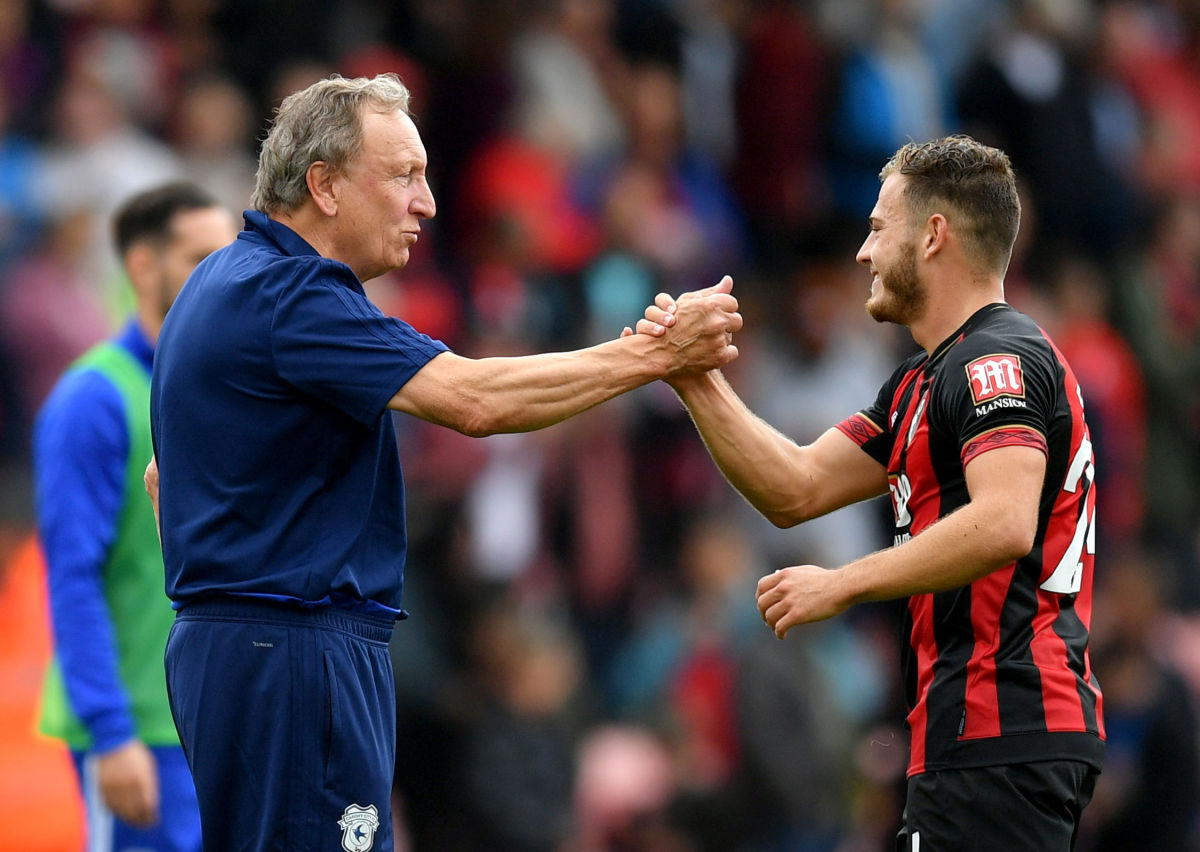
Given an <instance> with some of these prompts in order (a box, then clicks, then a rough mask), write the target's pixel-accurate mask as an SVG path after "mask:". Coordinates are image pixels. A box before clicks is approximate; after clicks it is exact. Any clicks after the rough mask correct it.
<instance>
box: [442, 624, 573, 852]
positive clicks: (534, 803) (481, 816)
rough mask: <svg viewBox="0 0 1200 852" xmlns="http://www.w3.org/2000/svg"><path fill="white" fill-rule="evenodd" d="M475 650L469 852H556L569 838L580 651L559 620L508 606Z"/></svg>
mask: <svg viewBox="0 0 1200 852" xmlns="http://www.w3.org/2000/svg"><path fill="white" fill-rule="evenodd" d="M471 642H472V656H473V659H474V664H475V671H476V682H477V685H478V687H479V688H480V690H481V694H480V696H479V699H480V700H479V701H478V702H477V703H476V704H475V706H474V710H473V712H472V713H471V716H470V721H469V723H468V727H467V731H466V733H465V736H464V749H463V755H462V763H461V766H460V769H461V772H462V783H463V790H464V799H465V800H464V803H463V804H464V807H465V809H466V811H467V813H469V814H470V815H471V816H472V817H473V819H472V820H471V827H470V829H468V831H467V832H466V833H467V835H468V837H470V838H472V839H471V840H470V841H469V842H468V844H467V845H466V846H465V847H464V848H467V849H478V848H484V847H486V848H488V849H494V850H496V852H553V851H554V850H556V849H559V848H561V847H560V844H561V843H562V842H563V840H564V839H565V838H566V837H567V836H568V835H569V832H570V824H571V802H572V795H573V790H574V783H573V781H574V774H575V769H574V758H573V752H574V741H575V737H576V736H577V731H576V728H577V726H578V723H579V721H580V720H579V719H578V718H577V716H576V711H575V709H574V707H573V703H572V702H573V699H575V698H576V696H577V691H578V690H579V689H580V687H581V686H582V678H581V674H582V669H581V667H580V659H579V652H578V650H577V649H576V648H575V647H574V645H573V643H572V641H571V636H570V632H569V630H566V629H564V627H563V625H561V624H558V623H556V621H555V620H554V619H553V618H549V617H547V616H546V615H544V614H541V613H537V612H531V611H528V610H521V609H516V608H513V607H512V606H511V605H508V604H507V603H505V602H504V601H501V602H500V603H498V604H496V605H493V606H491V607H489V608H487V609H485V610H484V612H483V613H482V614H481V615H480V617H479V618H477V619H476V620H475V622H474V625H473V627H472V636H471Z"/></svg>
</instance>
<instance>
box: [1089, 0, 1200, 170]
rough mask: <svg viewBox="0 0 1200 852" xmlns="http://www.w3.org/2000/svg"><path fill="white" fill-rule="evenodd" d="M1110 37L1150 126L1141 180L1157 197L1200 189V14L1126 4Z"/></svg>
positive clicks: (1177, 7) (1116, 10)
mask: <svg viewBox="0 0 1200 852" xmlns="http://www.w3.org/2000/svg"><path fill="white" fill-rule="evenodd" d="M1104 23H1105V27H1104V30H1103V32H1102V37H1103V38H1104V40H1105V46H1106V47H1107V49H1108V51H1109V52H1110V56H1111V58H1112V62H1113V66H1114V68H1115V70H1116V72H1117V73H1118V74H1119V75H1121V76H1122V77H1123V79H1124V80H1125V81H1126V83H1127V85H1128V86H1129V88H1130V90H1131V91H1132V92H1133V95H1134V97H1135V98H1136V99H1137V102H1138V105H1139V106H1140V107H1141V110H1142V114H1143V117H1144V121H1145V129H1144V131H1143V138H1144V143H1145V144H1144V148H1143V150H1142V152H1141V157H1140V170H1141V174H1140V178H1141V180H1142V181H1143V183H1144V184H1145V186H1146V187H1147V188H1148V189H1149V190H1151V191H1152V192H1153V193H1155V194H1159V193H1170V192H1173V191H1177V190H1185V191H1187V192H1189V193H1192V194H1195V193H1196V192H1198V191H1200V146H1197V144H1196V140H1197V138H1200V9H1197V8H1196V4H1194V3H1187V2H1183V3H1174V2H1151V0H1142V2H1136V0H1119V2H1113V3H1109V4H1107V5H1106V9H1105V22H1104Z"/></svg>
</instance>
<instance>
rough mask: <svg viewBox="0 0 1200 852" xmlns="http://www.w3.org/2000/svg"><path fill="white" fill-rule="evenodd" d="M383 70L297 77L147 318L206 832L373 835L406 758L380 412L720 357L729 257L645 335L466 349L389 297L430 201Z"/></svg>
mask: <svg viewBox="0 0 1200 852" xmlns="http://www.w3.org/2000/svg"><path fill="white" fill-rule="evenodd" d="M408 97H409V96H408V90H407V88H406V87H405V86H404V84H403V83H401V82H400V80H399V78H397V77H396V76H395V75H393V74H382V75H379V76H377V77H372V78H356V79H344V78H341V77H337V76H335V77H331V78H329V79H326V80H320V81H318V82H316V83H313V84H312V85H311V86H309V87H308V88H306V89H304V90H302V91H300V92H297V93H295V94H293V95H290V96H288V97H287V98H285V99H284V101H283V102H282V104H281V105H280V107H279V109H278V111H277V113H276V115H275V119H274V122H273V124H272V127H271V129H270V130H269V131H268V133H267V137H266V139H265V140H264V142H263V145H262V149H261V152H260V155H259V167H258V176H257V184H256V188H255V191H254V194H253V196H252V198H251V204H252V206H253V208H254V209H252V210H248V211H246V213H245V221H246V225H245V228H244V229H243V230H242V232H241V233H240V234H239V235H238V238H237V240H235V241H234V243H233V244H232V245H231V246H229V247H227V248H224V249H221V250H220V251H218V252H215V253H214V254H213V255H212V256H211V257H209V258H207V259H206V260H205V261H204V262H203V263H201V264H200V265H199V266H198V267H197V268H196V271H195V272H194V273H193V275H192V277H191V278H190V279H189V281H188V286H187V287H186V288H185V289H184V291H183V293H182V294H181V296H180V298H179V301H178V302H177V303H176V305H175V307H174V308H173V309H172V310H171V314H170V315H169V316H168V317H167V321H166V323H165V324H164V326H163V331H162V336H161V339H160V341H159V349H158V355H157V357H156V359H155V363H154V376H153V379H152V389H151V432H152V434H153V436H154V450H155V455H156V459H157V470H156V471H155V470H154V469H148V470H147V471H146V472H145V473H146V478H147V483H148V484H150V485H152V484H153V482H154V481H155V477H156V476H157V480H158V484H159V496H160V500H159V509H160V511H161V526H160V528H161V532H162V541H163V555H164V562H165V567H166V576H167V594H168V595H169V596H170V598H171V600H172V602H173V604H174V606H175V607H176V608H177V610H178V614H177V615H176V619H175V624H174V626H173V627H172V628H171V634H170V637H169V638H168V640H167V654H166V667H167V682H168V688H169V692H170V696H171V708H172V711H173V713H174V716H175V723H176V726H177V727H178V729H179V734H180V739H181V741H182V743H183V746H184V751H185V753H186V754H187V758H188V763H189V765H190V766H191V769H192V773H193V777H194V778H195V782H196V792H197V796H198V798H199V801H200V818H201V823H202V826H203V832H204V844H205V848H206V849H209V850H228V849H238V850H242V852H248V851H249V850H268V849H270V850H287V852H305V851H306V850H312V852H317V850H330V849H338V848H341V849H344V850H347V852H368V850H382V852H387V850H390V849H391V848H392V846H393V838H392V827H391V819H390V808H389V805H390V801H391V789H392V779H393V773H394V770H395V759H396V754H395V752H396V696H395V682H394V678H393V672H392V666H391V659H390V657H389V656H388V641H389V639H390V637H391V635H392V631H393V627H394V624H395V622H396V620H397V619H398V618H402V617H403V616H404V613H403V610H402V609H401V591H402V585H403V578H404V573H403V572H404V556H405V549H406V533H405V523H404V487H403V481H402V478H401V471H400V458H399V452H398V448H397V445H396V434H395V430H394V427H393V422H392V412H394V411H395V412H401V413H404V414H408V415H411V416H415V417H419V418H422V419H425V420H428V421H431V422H433V423H437V424H439V425H443V426H446V427H449V428H452V429H455V430H457V431H459V432H462V433H463V434H467V435H472V436H479V435H488V434H492V433H495V432H515V431H526V430H531V429H538V428H542V427H545V426H549V425H551V424H554V423H557V422H559V421H561V420H563V419H565V418H567V417H570V416H572V415H574V414H578V413H579V412H582V411H584V410H586V409H588V408H591V407H592V406H594V405H597V404H599V403H601V402H604V401H605V400H608V399H611V398H612V397H614V396H616V395H618V394H620V393H623V392H625V391H628V390H632V389H633V388H635V387H638V386H640V385H644V384H647V383H649V382H651V381H654V380H655V379H657V378H660V377H664V376H672V375H678V374H680V373H682V372H687V371H691V370H707V369H711V368H713V367H716V366H720V365H722V364H727V363H729V362H730V361H732V360H733V359H734V358H735V357H736V356H737V349H736V348H735V347H734V346H733V345H732V333H733V332H736V331H738V330H739V329H740V328H741V326H742V318H741V315H740V314H738V313H737V300H736V299H734V297H733V296H732V294H731V292H730V291H731V288H732V281H731V280H730V279H729V278H728V277H726V278H724V279H722V281H721V282H720V283H718V284H717V285H714V286H713V287H710V288H706V289H705V290H700V291H697V292H693V293H685V294H684V295H683V296H682V297H681V298H680V302H679V305H680V308H679V321H678V322H677V323H676V324H675V325H674V326H673V327H672V329H671V330H670V331H668V332H667V333H666V334H664V335H662V336H661V337H652V336H648V335H632V334H631V335H630V336H628V337H621V338H618V339H613V340H609V341H606V342H604V343H600V344H598V345H596V346H593V347H590V348H588V349H580V350H576V351H573V352H558V353H543V354H538V355H527V356H521V357H511V358H506V357H494V358H479V359H474V358H468V357H464V356H462V355H458V354H456V353H454V352H451V351H449V350H448V349H447V347H446V346H445V345H444V344H443V343H441V342H439V341H436V340H434V339H432V338H430V337H427V336H426V335H423V334H421V333H419V332H418V331H416V330H415V329H413V328H412V327H411V326H410V325H408V324H407V323H405V322H403V321H402V320H400V319H397V318H395V317H389V316H386V315H384V314H383V313H382V312H381V311H380V310H379V309H378V308H377V307H375V306H374V305H373V304H372V303H371V302H370V300H369V299H368V298H367V295H366V293H365V291H364V290H363V286H362V282H364V281H368V280H370V279H372V278H375V277H376V276H379V275H382V274H383V273H385V272H387V271H389V270H392V269H397V268H400V267H403V266H404V265H405V264H406V263H407V262H408V257H409V252H410V251H411V249H412V247H413V245H414V244H416V242H417V241H418V239H420V238H421V230H422V224H423V223H424V222H425V220H427V219H429V218H431V217H432V216H433V215H434V213H435V211H436V207H435V202H434V198H433V193H432V191H431V189H430V186H429V182H428V179H427V174H426V168H427V165H428V161H427V157H426V152H425V146H424V144H423V143H422V142H421V137H420V134H419V132H418V131H417V127H416V125H415V124H414V122H413V119H412V118H411V116H410V115H409V112H408Z"/></svg>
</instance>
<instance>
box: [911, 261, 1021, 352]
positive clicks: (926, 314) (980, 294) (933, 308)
mask: <svg viewBox="0 0 1200 852" xmlns="http://www.w3.org/2000/svg"><path fill="white" fill-rule="evenodd" d="M930 295H931V296H933V294H930ZM1003 301H1004V282H1003V280H1000V279H998V280H996V281H991V282H988V283H987V284H986V285H984V286H979V287H970V288H969V289H966V290H961V291H959V292H957V293H955V294H954V298H943V299H938V298H930V299H929V301H928V302H927V303H926V306H925V310H924V311H922V313H921V316H920V317H919V318H918V319H916V320H914V321H913V322H912V323H910V324H909V327H908V328H909V331H910V332H912V336H913V340H915V341H916V343H917V345H918V346H920V347H921V348H922V349H924V350H925V351H926V352H928V353H929V354H931V355H932V354H933V351H934V350H935V349H937V347H938V346H940V345H941V344H942V343H943V342H944V341H945V340H946V338H947V337H949V336H950V335H951V334H953V333H954V332H955V331H956V330H957V329H959V328H961V327H962V325H963V323H965V322H966V321H967V320H968V319H970V318H971V316H972V315H973V314H974V313H975V312H976V311H978V310H979V309H981V308H984V307H987V306H988V305H994V304H996V303H997V302H1003Z"/></svg>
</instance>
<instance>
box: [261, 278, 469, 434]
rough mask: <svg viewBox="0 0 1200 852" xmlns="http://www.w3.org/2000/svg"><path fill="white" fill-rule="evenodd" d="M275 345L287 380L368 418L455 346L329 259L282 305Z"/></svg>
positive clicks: (298, 284)
mask: <svg viewBox="0 0 1200 852" xmlns="http://www.w3.org/2000/svg"><path fill="white" fill-rule="evenodd" d="M271 349H272V355H273V357H274V359H275V367H276V369H277V370H278V372H279V375H280V376H281V377H282V378H283V379H284V380H286V381H287V382H289V383H291V384H292V385H294V386H295V387H296V388H298V389H300V390H301V391H303V392H304V393H307V394H309V395H311V396H313V397H316V398H317V399H320V400H322V401H324V402H326V403H328V404H330V405H332V406H334V407H336V408H338V409H339V410H341V411H343V412H344V413H346V414H347V415H349V416H350V417H352V418H354V419H355V420H357V421H359V422H360V423H363V424H368V423H370V422H372V421H374V420H375V419H376V418H378V417H379V415H380V414H381V413H382V412H383V410H384V408H385V407H386V406H387V403H388V400H390V399H391V398H392V396H394V395H395V393H396V391H398V390H399V389H400V388H401V387H402V386H403V385H404V383H405V382H407V381H408V380H409V379H410V378H412V376H413V375H415V374H416V372H417V371H418V370H420V369H421V368H422V367H423V366H425V364H426V363H428V361H429V360H430V359H431V358H433V357H434V356H436V355H438V354H440V353H441V352H444V351H446V350H447V346H446V345H445V344H444V343H442V342H441V341H438V340H434V339H433V338H431V337H428V336H427V335H424V334H421V333H419V332H418V331H416V330H415V329H414V328H413V327H412V326H410V325H409V324H408V323H406V322H403V321H402V320H399V319H396V318H395V317H389V316H387V315H385V314H384V313H383V312H382V311H380V310H379V309H378V308H377V307H375V305H374V304H372V303H371V301H370V300H369V299H368V298H367V297H366V295H365V294H363V292H362V291H361V288H360V287H359V286H358V284H357V281H355V280H354V279H353V274H352V273H351V272H350V271H349V269H348V268H345V267H342V266H341V265H340V264H334V263H329V262H321V263H314V264H310V265H309V267H308V268H307V269H306V274H302V275H301V276H300V278H299V280H298V281H297V282H296V284H295V286H292V287H289V288H288V289H287V290H286V291H285V292H284V293H283V294H282V295H281V297H280V299H279V301H278V302H277V303H276V306H275V312H274V315H273V318H272V327H271Z"/></svg>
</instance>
